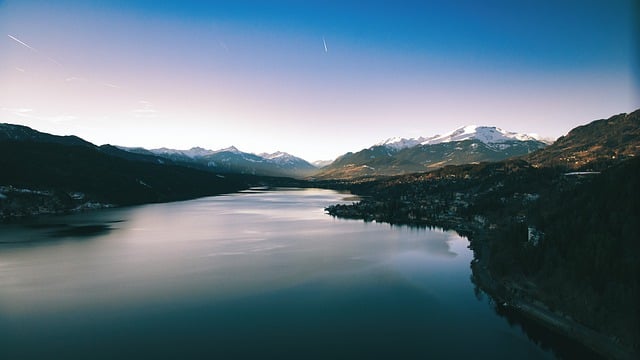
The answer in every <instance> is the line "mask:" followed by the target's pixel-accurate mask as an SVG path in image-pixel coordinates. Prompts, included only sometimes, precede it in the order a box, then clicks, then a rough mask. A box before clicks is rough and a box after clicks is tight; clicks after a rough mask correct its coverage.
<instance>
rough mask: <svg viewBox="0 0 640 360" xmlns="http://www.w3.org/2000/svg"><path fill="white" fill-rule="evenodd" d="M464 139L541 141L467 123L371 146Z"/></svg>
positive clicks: (400, 146) (397, 146)
mask: <svg viewBox="0 0 640 360" xmlns="http://www.w3.org/2000/svg"><path fill="white" fill-rule="evenodd" d="M464 140H479V141H481V142H483V143H485V144H497V143H507V142H510V141H542V140H541V139H540V138H539V137H538V136H537V135H534V134H520V133H515V132H510V131H506V130H503V129H501V128H498V127H495V126H478V125H467V126H463V127H461V128H458V129H455V130H453V131H451V132H448V133H446V134H444V135H435V136H431V137H422V136H421V137H419V138H401V137H392V138H389V139H387V140H385V141H381V142H379V143H377V144H375V145H373V146H386V147H388V148H391V149H394V150H402V149H406V148H410V147H414V146H417V145H434V144H440V143H444V142H452V141H464Z"/></svg>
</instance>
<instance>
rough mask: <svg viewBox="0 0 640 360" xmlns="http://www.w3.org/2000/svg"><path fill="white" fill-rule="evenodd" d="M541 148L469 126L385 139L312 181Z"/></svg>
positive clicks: (524, 138) (530, 140)
mask: <svg viewBox="0 0 640 360" xmlns="http://www.w3.org/2000/svg"><path fill="white" fill-rule="evenodd" d="M545 146H547V143H546V142H543V141H541V140H539V139H537V138H536V137H534V136H531V135H526V134H518V133H514V132H509V131H505V130H502V129H500V128H497V127H490V126H476V125H469V126H465V127H461V128H459V129H456V130H454V131H451V132H450V133H447V134H444V135H436V136H432V137H420V138H410V139H405V138H390V139H387V140H385V141H382V142H379V143H377V144H375V145H373V146H371V147H370V148H367V149H363V150H360V151H358V152H356V153H351V152H350V153H347V154H344V155H342V156H341V157H339V158H338V159H336V160H335V161H334V162H333V163H331V164H329V165H328V166H325V167H324V168H322V169H321V170H320V171H319V172H318V173H316V174H315V175H314V178H316V179H350V178H356V177H364V176H392V175H402V174H407V173H414V172H421V171H429V170H434V169H437V168H440V167H444V166H446V165H460V164H469V163H476V162H485V161H499V160H504V159H507V158H511V157H515V156H522V155H526V154H529V153H531V152H533V151H536V150H538V149H542V148H544V147H545Z"/></svg>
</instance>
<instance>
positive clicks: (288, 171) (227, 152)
mask: <svg viewBox="0 0 640 360" xmlns="http://www.w3.org/2000/svg"><path fill="white" fill-rule="evenodd" d="M121 149H123V150H126V151H129V152H134V153H138V154H143V153H144V154H153V155H156V156H160V157H163V158H166V159H169V160H172V161H175V162H179V163H184V164H190V165H191V166H197V167H200V168H206V169H208V170H211V171H217V172H227V173H242V174H253V175H270V176H292V177H303V176H307V175H309V174H311V173H312V172H314V171H315V170H316V168H315V167H314V166H313V165H311V164H310V163H308V162H307V161H305V160H303V159H301V158H299V157H296V156H293V155H291V154H288V153H285V152H282V151H278V152H275V153H273V154H268V153H262V154H258V155H256V154H252V153H247V152H243V151H241V150H239V149H238V148H236V147H235V146H230V147H227V148H224V149H219V150H209V149H204V148H201V147H193V148H191V149H188V150H176V149H168V148H159V149H152V150H145V149H141V148H124V147H122V148H121Z"/></svg>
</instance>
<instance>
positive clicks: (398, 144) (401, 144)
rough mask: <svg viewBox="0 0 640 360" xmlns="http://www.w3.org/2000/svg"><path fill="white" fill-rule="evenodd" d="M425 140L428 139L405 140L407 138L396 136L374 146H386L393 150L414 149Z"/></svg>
mask: <svg viewBox="0 0 640 360" xmlns="http://www.w3.org/2000/svg"><path fill="white" fill-rule="evenodd" d="M427 140H429V139H428V138H424V137H419V138H417V139H414V138H410V139H407V138H401V137H397V136H396V137H392V138H389V139H387V140H385V141H381V142H379V143H377V144H375V145H374V146H386V147H388V148H392V149H395V150H402V149H406V148H410V147H414V146H416V145H418V144H420V143H422V142H423V141H427Z"/></svg>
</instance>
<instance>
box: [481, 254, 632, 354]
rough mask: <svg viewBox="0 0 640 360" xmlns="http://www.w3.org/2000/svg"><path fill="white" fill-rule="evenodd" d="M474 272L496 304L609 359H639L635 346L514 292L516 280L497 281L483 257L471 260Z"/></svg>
mask: <svg viewBox="0 0 640 360" xmlns="http://www.w3.org/2000/svg"><path fill="white" fill-rule="evenodd" d="M471 268H472V276H473V279H474V282H475V283H476V285H477V286H478V287H479V288H480V289H481V290H482V291H483V292H485V293H486V294H487V295H488V296H489V297H490V298H491V299H492V300H493V301H494V302H495V303H496V306H501V307H508V308H509V309H510V310H513V311H515V312H517V313H519V314H520V315H523V316H524V317H526V318H527V319H530V320H532V321H535V322H536V323H538V324H540V325H542V326H544V327H545V328H546V329H548V330H550V331H553V332H554V333H556V334H558V335H561V336H563V337H566V338H567V339H570V340H574V341H576V342H577V343H579V344H581V345H582V346H584V347H585V348H587V349H589V350H591V351H593V352H594V353H596V354H598V355H600V356H603V357H605V358H609V359H620V360H626V359H637V356H638V354H637V353H634V352H633V350H631V349H629V348H626V347H624V346H622V345H621V344H619V343H616V342H615V341H614V340H613V339H611V338H610V337H608V336H606V335H604V334H602V333H599V332H597V331H595V330H593V329H591V328H588V327H586V326H584V325H582V324H581V323H579V322H577V321H575V320H572V319H570V318H568V317H566V316H563V315H561V314H558V313H555V312H553V311H551V310H549V309H548V308H547V307H546V306H544V304H542V303H541V302H540V304H536V303H534V302H532V301H529V300H526V299H524V298H523V297H522V296H518V295H514V294H513V293H512V291H510V290H509V285H517V284H516V283H515V282H513V283H512V282H505V283H501V282H498V281H496V280H495V279H494V278H493V277H492V276H491V274H490V272H489V270H488V269H487V268H486V266H484V264H483V263H482V261H481V260H479V261H474V262H472V263H471Z"/></svg>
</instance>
